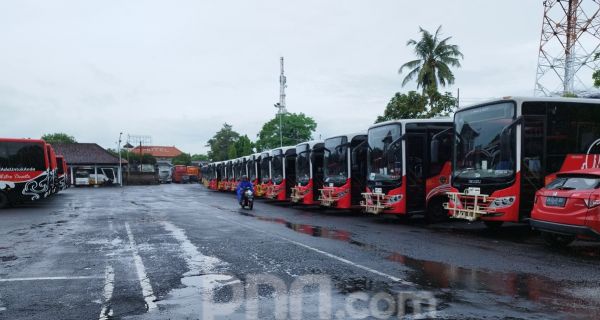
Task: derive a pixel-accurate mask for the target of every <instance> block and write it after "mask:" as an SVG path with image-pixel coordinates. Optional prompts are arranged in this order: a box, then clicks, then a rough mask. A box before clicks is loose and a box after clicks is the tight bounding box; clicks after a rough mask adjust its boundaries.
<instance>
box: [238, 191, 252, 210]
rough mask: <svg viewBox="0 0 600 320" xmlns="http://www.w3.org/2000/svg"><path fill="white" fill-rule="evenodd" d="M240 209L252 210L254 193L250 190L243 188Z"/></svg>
mask: <svg viewBox="0 0 600 320" xmlns="http://www.w3.org/2000/svg"><path fill="white" fill-rule="evenodd" d="M240 206H241V207H242V209H244V208H245V207H248V209H250V210H252V207H254V191H253V190H252V189H251V188H245V189H244V191H243V192H242V202H241V203H240Z"/></svg>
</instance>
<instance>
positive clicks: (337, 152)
mask: <svg viewBox="0 0 600 320" xmlns="http://www.w3.org/2000/svg"><path fill="white" fill-rule="evenodd" d="M366 164H367V135H366V134H364V133H354V134H347V135H341V136H336V137H331V138H328V139H326V140H325V146H324V156H323V179H324V181H323V188H322V189H320V190H319V192H320V198H319V200H320V204H321V205H322V206H325V207H331V208H338V209H350V208H352V207H358V206H359V205H360V199H361V194H362V193H363V192H364V190H365V188H366V184H365V181H366V175H367V165H366Z"/></svg>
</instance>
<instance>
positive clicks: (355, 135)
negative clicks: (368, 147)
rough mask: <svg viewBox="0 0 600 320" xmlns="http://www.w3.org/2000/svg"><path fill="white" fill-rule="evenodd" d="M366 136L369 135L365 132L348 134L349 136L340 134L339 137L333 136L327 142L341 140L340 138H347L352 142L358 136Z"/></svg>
mask: <svg viewBox="0 0 600 320" xmlns="http://www.w3.org/2000/svg"><path fill="white" fill-rule="evenodd" d="M366 135H367V133H366V132H364V131H363V132H354V133H348V134H339V135H337V136H331V137H328V138H327V139H325V140H328V139H333V138H339V137H346V138H347V139H348V141H351V140H352V139H354V138H355V137H357V136H366Z"/></svg>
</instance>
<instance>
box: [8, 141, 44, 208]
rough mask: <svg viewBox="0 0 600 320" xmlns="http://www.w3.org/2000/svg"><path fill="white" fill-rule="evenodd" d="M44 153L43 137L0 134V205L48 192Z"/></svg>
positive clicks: (28, 199) (40, 195)
mask: <svg viewBox="0 0 600 320" xmlns="http://www.w3.org/2000/svg"><path fill="white" fill-rule="evenodd" d="M48 155H49V153H48V152H47V148H46V143H45V142H44V141H43V140H31V139H6V138H0V208H4V207H7V206H9V205H12V204H16V203H21V202H27V201H34V200H39V199H41V198H44V197H46V196H48V194H49V192H50V188H51V184H50V170H51V165H50V158H49V157H48Z"/></svg>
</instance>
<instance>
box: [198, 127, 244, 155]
mask: <svg viewBox="0 0 600 320" xmlns="http://www.w3.org/2000/svg"><path fill="white" fill-rule="evenodd" d="M239 138H240V134H239V133H237V132H235V131H233V128H232V126H231V125H229V124H227V123H224V124H223V128H221V130H219V131H218V132H217V133H216V134H215V135H214V136H213V137H212V138H211V139H210V140H208V142H207V144H206V146H207V147H210V151H208V157H209V158H210V159H211V160H212V161H223V160H227V159H229V147H230V146H231V145H234V144H235V143H236V142H237V141H238V139H239Z"/></svg>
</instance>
